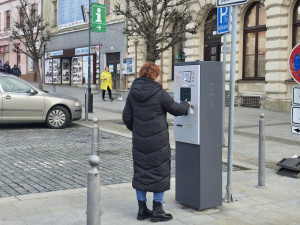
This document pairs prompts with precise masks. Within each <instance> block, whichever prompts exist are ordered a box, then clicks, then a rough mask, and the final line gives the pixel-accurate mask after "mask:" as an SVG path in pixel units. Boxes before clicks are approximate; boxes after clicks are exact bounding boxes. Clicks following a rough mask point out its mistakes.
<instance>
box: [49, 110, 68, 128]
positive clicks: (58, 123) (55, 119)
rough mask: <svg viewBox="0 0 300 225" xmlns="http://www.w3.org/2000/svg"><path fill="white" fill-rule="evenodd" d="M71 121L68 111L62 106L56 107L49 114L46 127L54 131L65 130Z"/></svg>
mask: <svg viewBox="0 0 300 225" xmlns="http://www.w3.org/2000/svg"><path fill="white" fill-rule="evenodd" d="M69 121H70V114H69V112H68V110H67V109H66V108H64V107H62V106H55V107H53V108H52V109H50V111H49V112H48V114H47V118H46V125H47V126H48V127H49V128H52V129H61V128H65V127H66V126H67V124H68V122H69Z"/></svg>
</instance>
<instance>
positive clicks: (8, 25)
mask: <svg viewBox="0 0 300 225" xmlns="http://www.w3.org/2000/svg"><path fill="white" fill-rule="evenodd" d="M5 28H6V29H9V28H10V10H7V11H6V12H5Z"/></svg>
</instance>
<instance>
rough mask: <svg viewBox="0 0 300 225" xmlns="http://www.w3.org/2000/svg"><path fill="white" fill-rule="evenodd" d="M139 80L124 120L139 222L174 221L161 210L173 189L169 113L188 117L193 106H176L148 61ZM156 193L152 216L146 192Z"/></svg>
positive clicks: (184, 104)
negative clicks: (132, 167) (131, 161)
mask: <svg viewBox="0 0 300 225" xmlns="http://www.w3.org/2000/svg"><path fill="white" fill-rule="evenodd" d="M139 74H140V78H138V79H136V80H135V81H134V82H133V84H132V87H131V89H130V92H129V95H128V98H127V101H126V105H125V108H124V111H123V121H124V123H125V125H126V126H127V128H128V129H129V130H131V131H132V145H133V147H132V157H133V163H134V175H133V180H132V186H133V188H134V189H136V193H137V200H138V203H139V211H138V217H137V219H138V220H143V219H146V218H150V217H151V221H152V222H158V221H167V220H171V219H172V215H171V214H166V213H165V212H164V211H163V208H162V201H163V196H164V191H167V190H169V189H170V166H171V149H170V144H169V131H168V123H167V112H168V113H171V114H172V115H174V116H181V115H186V114H187V111H188V108H189V106H190V104H189V103H188V102H187V101H185V102H181V103H180V104H179V103H176V102H175V101H174V100H173V98H172V97H171V96H170V95H169V94H168V93H167V92H166V91H165V90H163V89H162V86H161V85H160V84H159V83H158V82H157V81H158V77H159V74H160V69H159V67H158V66H157V65H155V64H154V63H152V62H147V63H146V64H145V65H144V66H143V67H142V68H141V69H140V73H139ZM147 191H150V192H153V193H154V199H153V213H151V211H150V210H149V209H148V208H147V206H146V192H147Z"/></svg>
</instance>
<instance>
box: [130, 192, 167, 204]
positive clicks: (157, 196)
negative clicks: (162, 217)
mask: <svg viewBox="0 0 300 225" xmlns="http://www.w3.org/2000/svg"><path fill="white" fill-rule="evenodd" d="M146 194H147V192H146V191H140V190H136V197H137V200H138V201H143V202H146V201H147V198H146ZM163 200H164V192H153V201H155V202H161V203H162V202H163Z"/></svg>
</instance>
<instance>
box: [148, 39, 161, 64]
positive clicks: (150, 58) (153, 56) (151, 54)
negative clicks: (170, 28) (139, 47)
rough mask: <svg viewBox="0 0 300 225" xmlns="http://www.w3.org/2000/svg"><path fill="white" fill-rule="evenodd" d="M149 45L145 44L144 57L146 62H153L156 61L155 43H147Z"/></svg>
mask: <svg viewBox="0 0 300 225" xmlns="http://www.w3.org/2000/svg"><path fill="white" fill-rule="evenodd" d="M149 42H150V43H148V44H147V55H146V60H147V62H153V63H155V61H156V60H157V59H158V57H156V54H155V53H156V48H155V42H154V41H149Z"/></svg>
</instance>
